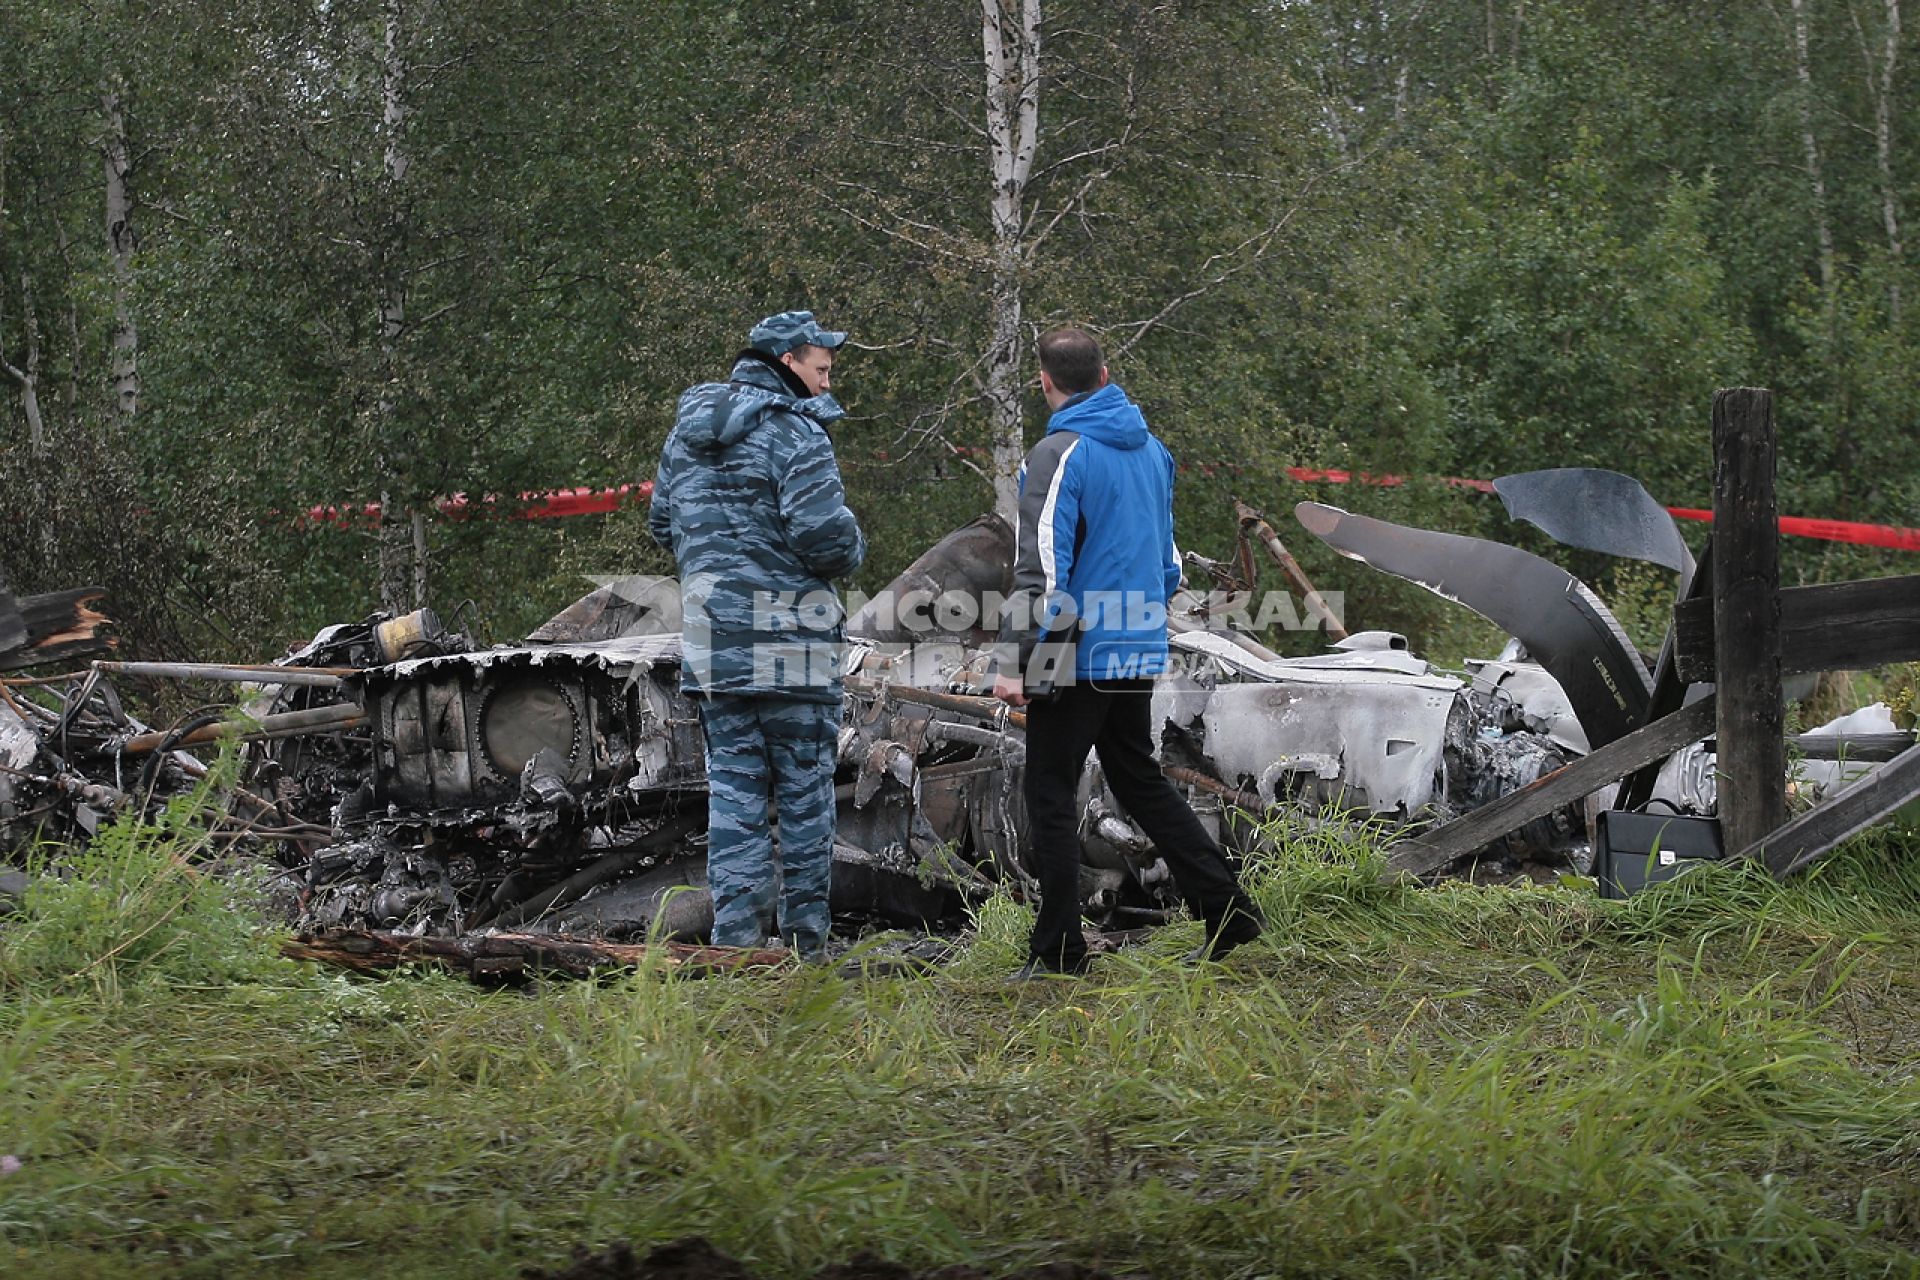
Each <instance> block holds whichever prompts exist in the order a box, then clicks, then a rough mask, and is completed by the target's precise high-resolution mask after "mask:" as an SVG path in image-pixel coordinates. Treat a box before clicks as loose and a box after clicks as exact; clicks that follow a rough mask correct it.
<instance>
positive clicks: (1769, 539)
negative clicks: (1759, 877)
mask: <svg viewBox="0 0 1920 1280" xmlns="http://www.w3.org/2000/svg"><path fill="white" fill-rule="evenodd" d="M1774 443H1775V442H1774V434H1773V392H1771V391H1767V390H1765V389H1763V388H1760V387H1732V388H1723V389H1721V390H1719V391H1716V392H1714V393H1713V537H1714V542H1715V544H1716V545H1715V551H1714V557H1713V630H1714V637H1713V651H1714V657H1713V665H1714V673H1715V679H1714V684H1715V686H1716V688H1717V689H1718V691H1719V698H1718V701H1719V706H1720V722H1719V726H1718V736H1719V739H1720V755H1719V773H1720V803H1719V811H1720V825H1721V828H1722V829H1723V830H1724V831H1725V832H1726V837H1727V844H1728V845H1729V846H1730V847H1732V848H1735V849H1743V848H1745V847H1746V846H1748V845H1750V844H1753V843H1755V842H1757V841H1758V840H1760V839H1761V838H1763V837H1764V836H1766V834H1767V833H1768V832H1770V831H1772V830H1774V829H1775V828H1777V827H1779V826H1780V825H1782V824H1783V823H1785V822H1786V820H1787V782H1786V779H1787V748H1786V742H1785V739H1784V737H1783V735H1784V733H1785V729H1786V719H1787V707H1786V700H1785V697H1784V696H1783V694H1782V693H1781V689H1780V512H1779V508H1778V506H1777V505H1776V503H1775V501H1774V488H1773V481H1774Z"/></svg>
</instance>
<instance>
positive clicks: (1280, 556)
mask: <svg viewBox="0 0 1920 1280" xmlns="http://www.w3.org/2000/svg"><path fill="white" fill-rule="evenodd" d="M1233 511H1234V514H1235V515H1237V516H1239V517H1240V524H1241V526H1242V527H1243V528H1245V529H1247V530H1248V531H1249V532H1251V533H1252V534H1253V536H1254V537H1256V538H1258V539H1260V545H1261V546H1263V547H1265V548H1266V549H1267V554H1268V555H1270V556H1272V557H1273V562H1274V563H1275V564H1277V565H1279V566H1280V572H1281V573H1283V574H1285V575H1286V577H1287V581H1288V582H1291V583H1292V584H1293V586H1294V589H1295V590H1297V591H1298V592H1299V593H1300V595H1301V596H1302V597H1303V598H1304V599H1305V600H1306V602H1307V613H1308V615H1309V616H1312V615H1314V614H1318V615H1319V616H1320V617H1322V618H1325V619H1326V621H1327V637H1328V638H1329V639H1331V640H1335V641H1339V640H1345V639H1346V638H1347V629H1346V628H1345V627H1343V626H1341V625H1340V623H1339V622H1338V621H1336V620H1335V618H1334V614H1333V610H1331V609H1329V608H1327V602H1326V601H1325V600H1322V599H1321V598H1320V593H1319V592H1318V591H1315V590H1314V589H1313V583H1312V582H1311V581H1310V580H1309V579H1308V577H1307V571H1306V570H1305V569H1302V568H1301V567H1300V562H1299V561H1298V560H1295V559H1294V558H1293V553H1292V552H1291V551H1288V550H1287V544H1286V543H1284V542H1282V541H1280V535H1279V534H1277V533H1275V532H1274V531H1273V526H1272V525H1270V524H1268V523H1267V518H1266V517H1265V516H1263V515H1261V514H1260V513H1259V512H1258V511H1255V510H1254V509H1253V508H1252V507H1250V506H1248V505H1247V504H1246V503H1244V502H1242V501H1240V500H1239V499H1238V498H1235V499H1234V502H1233Z"/></svg>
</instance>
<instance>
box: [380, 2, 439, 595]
mask: <svg viewBox="0 0 1920 1280" xmlns="http://www.w3.org/2000/svg"><path fill="white" fill-rule="evenodd" d="M406 17H407V0H382V4H381V43H380V128H381V139H382V143H383V145H382V148H381V157H380V171H381V177H382V184H381V187H382V195H383V197H384V200H383V204H384V206H385V210H386V213H385V225H384V226H383V227H381V228H380V231H379V250H378V253H377V254H376V258H375V264H376V269H375V275H376V279H375V289H376V291H377V297H376V306H377V309H378V311H379V315H380V361H379V381H380V386H379V389H378V391H377V396H378V400H377V403H376V406H375V414H376V416H377V419H378V421H377V424H376V427H375V431H376V435H377V438H378V439H379V441H380V474H381V477H382V479H383V481H385V480H387V479H389V478H391V477H392V476H394V475H395V474H397V472H398V467H397V465H396V464H397V463H398V461H399V458H398V447H399V444H400V441H399V431H398V424H397V419H398V410H397V406H396V404H395V399H394V397H395V388H396V386H397V384H398V382H399V380H400V369H399V361H400V342H401V339H402V338H403V337H404V336H405V334H406V326H407V276H406V256H407V239H408V219H407V170H408V169H409V168H410V167H411V166H412V155H411V153H410V151H409V149H408V144H407V114H408V112H407V92H408V85H407V76H408V69H409V66H408V54H407V30H406V25H405V24H406ZM397 497H398V495H397V494H396V493H395V491H394V490H393V489H392V488H391V487H387V488H383V489H382V490H381V492H380V534H379V552H378V560H379V576H380V603H381V607H382V608H384V609H385V610H386V611H387V612H389V613H392V614H396V615H397V614H401V613H405V612H407V611H408V610H409V609H412V608H419V607H421V606H423V605H425V604H426V602H427V585H428V583H427V576H428V575H427V517H426V513H425V512H423V511H421V510H420V509H419V508H418V507H417V506H415V505H413V504H412V503H411V502H409V503H405V504H403V503H401V502H399V501H397V500H396V499H397Z"/></svg>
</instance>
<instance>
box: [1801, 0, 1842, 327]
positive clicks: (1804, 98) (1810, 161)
mask: <svg viewBox="0 0 1920 1280" xmlns="http://www.w3.org/2000/svg"><path fill="white" fill-rule="evenodd" d="M1792 3H1793V65H1794V74H1795V75H1796V76H1797V77H1798V78H1799V81H1800V141H1801V144H1802V146H1803V147H1804V149H1805V151H1806V164H1807V184H1808V186H1809V187H1810V188H1811V189H1812V192H1813V230H1814V236H1815V238H1816V239H1817V241H1818V242H1819V246H1820V291H1821V293H1822V294H1823V295H1824V296H1825V297H1826V299H1827V301H1828V304H1829V305H1831V303H1832V301H1833V226H1832V224H1831V223H1830V222H1829V221H1828V219H1827V180H1826V178H1825V176H1824V174H1823V173H1822V170H1821V164H1820V140H1819V139H1818V138H1816V137H1815V136H1814V132H1813V62H1812V58H1811V57H1810V56H1809V54H1808V52H1807V10H1806V0H1792Z"/></svg>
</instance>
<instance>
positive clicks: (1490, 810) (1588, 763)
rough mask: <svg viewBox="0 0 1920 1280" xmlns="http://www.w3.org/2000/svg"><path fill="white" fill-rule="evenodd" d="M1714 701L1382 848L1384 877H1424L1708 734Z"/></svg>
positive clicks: (1667, 718)
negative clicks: (1384, 865) (1385, 869)
mask: <svg viewBox="0 0 1920 1280" xmlns="http://www.w3.org/2000/svg"><path fill="white" fill-rule="evenodd" d="M1714 706H1715V699H1714V697H1713V696H1712V695H1711V694H1709V695H1708V696H1707V697H1705V698H1702V699H1701V700H1700V701H1698V702H1695V703H1691V704H1689V705H1687V706H1685V707H1682V708H1681V709H1680V710H1678V711H1676V712H1674V713H1673V714H1672V715H1670V716H1663V717H1661V718H1660V719H1658V720H1655V721H1654V722H1653V723H1652V724H1650V725H1646V726H1644V727H1642V728H1639V729H1636V730H1634V731H1633V732H1632V733H1630V734H1628V735H1627V736H1626V737H1624V738H1615V739H1614V740H1613V741H1612V742H1609V743H1607V744H1606V745H1605V746H1603V747H1600V748H1599V749H1597V750H1595V751H1594V752H1593V754H1591V755H1588V756H1584V757H1582V758H1581V759H1579V760H1575V761H1573V762H1572V763H1571V764H1567V765H1563V766H1561V767H1560V768H1558V769H1555V770H1554V771H1553V772H1552V773H1549V774H1546V775H1544V776H1542V777H1540V778H1536V779H1535V780H1534V781H1532V782H1530V783H1528V784H1527V785H1526V786H1524V787H1522V788H1520V790H1518V791H1515V792H1512V793H1510V794H1508V795H1504V796H1502V797H1500V798H1499V799H1498V800H1495V801H1494V802H1493V803H1492V804H1487V805H1482V806H1481V807H1480V808H1478V809H1475V810H1473V811H1472V812H1470V813H1466V814H1463V815H1462V816H1460V817H1458V818H1456V819H1454V820H1453V821H1452V822H1449V823H1446V824H1445V825H1443V826H1438V827H1434V828H1433V829H1432V830H1430V831H1426V832H1423V833H1422V834H1420V835H1418V836H1414V837H1412V838H1410V839H1407V840H1401V841H1399V842H1398V843H1396V844H1394V845H1392V846H1391V847H1390V848H1388V850H1387V871H1386V875H1385V877H1384V878H1386V879H1395V878H1398V877H1400V876H1423V875H1427V874H1428V873H1430V872H1433V871H1437V870H1439V869H1440V868H1441V867H1444V866H1446V865H1447V864H1448V863H1449V862H1452V861H1453V860H1454V859H1455V858H1461V857H1465V856H1466V855H1467V854H1469V853H1472V852H1474V851H1475V850H1476V849H1483V848H1485V847H1486V846H1487V845H1489V844H1491V843H1492V842H1493V841H1495V840H1498V839H1499V838H1500V837H1502V836H1504V835H1506V834H1507V833H1508V832H1510V831H1514V830H1516V829H1518V828H1519V827H1522V826H1525V825H1526V824H1527V823H1529V822H1532V821H1534V820H1535V819H1536V818H1544V817H1546V816H1547V815H1548V814H1550V813H1552V812H1553V811H1554V810H1555V809H1558V808H1559V807H1560V806H1561V805H1565V804H1572V803H1574V802H1575V801H1577V800H1582V799H1584V798H1586V797H1587V796H1588V795H1591V794H1592V793H1593V792H1595V791H1598V790H1599V789H1600V788H1601V787H1604V786H1606V785H1607V784H1608V783H1609V782H1613V781H1615V780H1617V779H1619V778H1622V777H1624V776H1626V775H1627V774H1629V773H1631V772H1633V771H1634V770H1635V769H1638V768H1640V767H1641V766H1642V765H1645V764H1649V763H1651V762H1652V761H1655V760H1659V759H1661V758H1663V757H1665V756H1669V755H1672V754H1673V753H1674V752H1675V751H1677V750H1679V749H1680V748H1681V747H1684V746H1687V745H1689V744H1691V743H1695V742H1698V741H1700V740H1701V739H1702V738H1704V737H1706V736H1707V735H1708V734H1709V733H1712V732H1713V723H1714Z"/></svg>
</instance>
